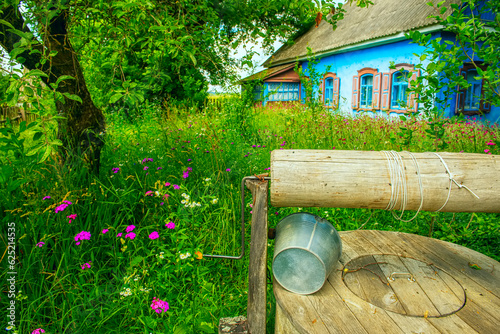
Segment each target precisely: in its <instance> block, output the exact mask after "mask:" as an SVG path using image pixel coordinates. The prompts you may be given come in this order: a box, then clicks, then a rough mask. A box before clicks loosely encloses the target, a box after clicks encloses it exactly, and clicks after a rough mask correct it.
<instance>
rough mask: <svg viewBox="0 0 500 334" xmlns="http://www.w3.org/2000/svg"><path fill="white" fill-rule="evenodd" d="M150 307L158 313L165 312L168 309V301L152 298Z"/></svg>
mask: <svg viewBox="0 0 500 334" xmlns="http://www.w3.org/2000/svg"><path fill="white" fill-rule="evenodd" d="M151 308H152V309H153V310H154V311H155V312H156V313H158V314H160V313H161V312H167V310H168V309H169V306H168V303H167V302H166V301H163V300H161V299H157V298H156V297H154V298H153V303H152V304H151Z"/></svg>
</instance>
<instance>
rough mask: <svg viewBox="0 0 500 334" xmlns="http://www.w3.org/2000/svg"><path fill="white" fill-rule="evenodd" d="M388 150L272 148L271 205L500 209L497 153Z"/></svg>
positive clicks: (456, 210) (499, 170)
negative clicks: (392, 205)
mask: <svg viewBox="0 0 500 334" xmlns="http://www.w3.org/2000/svg"><path fill="white" fill-rule="evenodd" d="M387 153H388V154H391V153H390V152H387ZM387 153H386V152H380V151H379V152H376V151H342V150H333V151H332V150H275V151H273V152H272V154H271V205H273V206H276V207H283V206H299V207H342V208H371V209H389V208H388V205H389V204H390V203H391V202H394V207H393V209H394V210H400V208H401V207H402V199H403V198H405V199H406V204H405V210H418V209H419V208H420V209H421V210H424V211H438V210H439V211H443V212H500V191H499V190H500V156H498V155H489V154H478V153H448V152H438V153H437V154H438V155H436V154H435V153H432V152H425V153H410V152H396V153H394V156H387ZM394 157H395V158H394ZM395 171H397V173H395ZM396 195H398V196H396ZM403 195H404V196H403ZM403 203H404V202H403Z"/></svg>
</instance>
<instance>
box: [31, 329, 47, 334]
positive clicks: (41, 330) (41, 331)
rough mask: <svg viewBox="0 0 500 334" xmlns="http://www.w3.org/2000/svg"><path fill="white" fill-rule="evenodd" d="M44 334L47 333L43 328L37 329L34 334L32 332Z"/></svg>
mask: <svg viewBox="0 0 500 334" xmlns="http://www.w3.org/2000/svg"><path fill="white" fill-rule="evenodd" d="M42 333H45V331H44V330H43V329H41V328H37V329H35V330H34V331H33V332H31V334H42Z"/></svg>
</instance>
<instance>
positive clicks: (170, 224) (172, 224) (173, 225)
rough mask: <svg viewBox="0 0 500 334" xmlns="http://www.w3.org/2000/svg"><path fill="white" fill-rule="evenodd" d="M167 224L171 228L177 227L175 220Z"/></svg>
mask: <svg viewBox="0 0 500 334" xmlns="http://www.w3.org/2000/svg"><path fill="white" fill-rule="evenodd" d="M165 226H166V227H167V228H169V229H171V230H173V229H174V228H175V223H174V222H168V223H166V224H165Z"/></svg>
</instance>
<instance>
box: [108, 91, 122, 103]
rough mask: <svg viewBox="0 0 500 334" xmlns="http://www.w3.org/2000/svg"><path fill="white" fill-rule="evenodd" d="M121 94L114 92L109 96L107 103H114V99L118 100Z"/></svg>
mask: <svg viewBox="0 0 500 334" xmlns="http://www.w3.org/2000/svg"><path fill="white" fill-rule="evenodd" d="M122 96H123V94H120V93H116V94H114V95H113V96H111V98H110V99H109V103H110V104H112V103H115V102H116V101H118V100H119V99H121V98H122Z"/></svg>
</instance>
